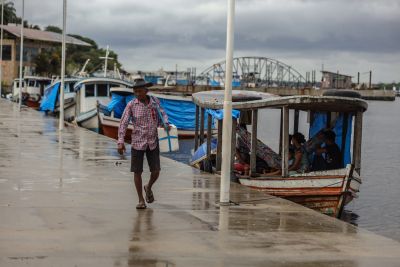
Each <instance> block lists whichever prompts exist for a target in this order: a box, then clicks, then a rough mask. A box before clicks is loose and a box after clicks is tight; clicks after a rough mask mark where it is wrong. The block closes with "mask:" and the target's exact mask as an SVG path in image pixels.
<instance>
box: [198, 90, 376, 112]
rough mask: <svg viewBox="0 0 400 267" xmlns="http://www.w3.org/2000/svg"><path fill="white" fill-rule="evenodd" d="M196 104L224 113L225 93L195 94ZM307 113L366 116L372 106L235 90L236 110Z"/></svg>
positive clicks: (329, 98)
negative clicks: (281, 109)
mask: <svg viewBox="0 0 400 267" xmlns="http://www.w3.org/2000/svg"><path fill="white" fill-rule="evenodd" d="M193 101H194V103H195V104H196V105H198V106H200V107H202V108H209V109H222V108H223V105H224V90H214V91H203V92H199V93H195V94H193ZM284 106H287V107H289V108H290V109H298V110H304V111H308V110H310V111H332V112H335V111H336V112H357V111H361V112H364V111H366V110H367V108H368V103H367V102H366V101H365V100H362V99H360V98H353V97H343V96H308V95H301V96H285V97H281V96H277V95H273V94H268V93H262V92H254V91H245V90H233V91H232V108H233V109H237V110H246V109H263V108H281V107H284Z"/></svg>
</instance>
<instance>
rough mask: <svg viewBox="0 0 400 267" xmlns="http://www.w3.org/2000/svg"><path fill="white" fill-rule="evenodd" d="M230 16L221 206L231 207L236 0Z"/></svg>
mask: <svg viewBox="0 0 400 267" xmlns="http://www.w3.org/2000/svg"><path fill="white" fill-rule="evenodd" d="M227 2H228V16H227V29H226V71H225V95H224V120H223V128H222V166H221V189H220V190H221V191H220V204H221V205H229V191H230V182H231V153H232V148H231V146H232V73H233V41H234V23H235V0H227Z"/></svg>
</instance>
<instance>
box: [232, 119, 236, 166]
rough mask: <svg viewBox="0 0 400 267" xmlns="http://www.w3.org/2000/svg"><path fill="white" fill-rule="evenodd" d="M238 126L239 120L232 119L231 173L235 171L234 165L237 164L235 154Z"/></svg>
mask: <svg viewBox="0 0 400 267" xmlns="http://www.w3.org/2000/svg"><path fill="white" fill-rule="evenodd" d="M236 126H237V120H236V119H235V118H232V144H231V149H232V150H231V153H232V154H231V173H233V170H234V163H235V154H236V153H235V152H236Z"/></svg>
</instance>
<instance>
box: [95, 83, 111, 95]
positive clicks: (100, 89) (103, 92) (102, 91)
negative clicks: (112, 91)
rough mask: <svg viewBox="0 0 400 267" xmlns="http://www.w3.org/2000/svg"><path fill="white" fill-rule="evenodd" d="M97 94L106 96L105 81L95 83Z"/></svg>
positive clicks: (106, 86) (106, 87)
mask: <svg viewBox="0 0 400 267" xmlns="http://www.w3.org/2000/svg"><path fill="white" fill-rule="evenodd" d="M97 96H108V85H107V84H105V83H99V84H97Z"/></svg>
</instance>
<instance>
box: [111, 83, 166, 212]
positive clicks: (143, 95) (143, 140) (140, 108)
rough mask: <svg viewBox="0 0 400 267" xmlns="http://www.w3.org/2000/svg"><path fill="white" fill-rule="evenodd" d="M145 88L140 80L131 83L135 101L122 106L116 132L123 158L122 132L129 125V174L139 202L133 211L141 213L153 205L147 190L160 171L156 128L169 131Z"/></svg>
mask: <svg viewBox="0 0 400 267" xmlns="http://www.w3.org/2000/svg"><path fill="white" fill-rule="evenodd" d="M149 85H151V84H149V83H146V82H145V81H144V80H142V79H141V80H137V81H136V82H135V84H134V86H133V89H134V92H135V96H136V98H135V99H133V100H132V101H130V102H129V103H128V105H127V106H126V108H125V110H124V113H123V115H122V117H121V122H120V125H119V129H118V153H119V154H120V155H123V154H124V152H125V145H124V139H125V133H126V129H127V128H128V124H129V122H130V121H132V124H133V130H132V139H131V140H132V142H131V145H132V148H131V151H132V153H131V155H132V157H131V172H133V173H134V180H135V187H136V191H137V194H138V198H139V204H138V205H137V206H136V208H137V209H145V208H146V202H147V203H152V202H154V194H153V191H152V190H151V189H152V187H153V184H154V183H155V181H156V180H157V179H158V177H159V175H160V170H161V166H160V149H159V145H158V133H157V127H159V126H161V125H163V126H164V125H165V126H166V127H167V128H168V129H166V130H169V128H170V126H169V123H168V116H167V115H166V113H165V111H164V110H163V109H162V108H161V106H160V102H159V100H158V99H157V98H155V97H153V96H152V97H150V96H149V95H147V92H148V89H147V87H148V86H149ZM159 111H160V112H159ZM161 116H162V119H161ZM163 121H164V123H163ZM145 154H146V158H147V163H148V165H149V168H150V173H151V174H150V180H149V182H148V183H147V184H146V185H145V186H144V187H143V189H144V191H145V194H146V202H145V199H144V198H143V189H142V173H143V158H144V155H145Z"/></svg>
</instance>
